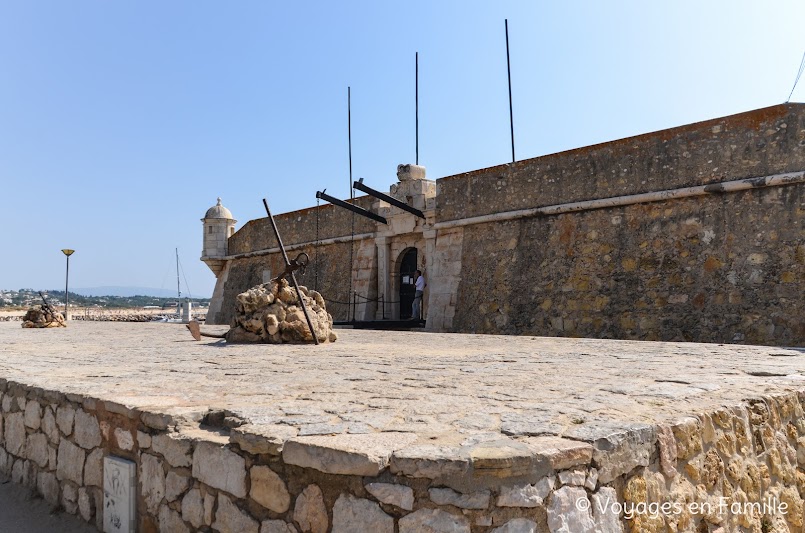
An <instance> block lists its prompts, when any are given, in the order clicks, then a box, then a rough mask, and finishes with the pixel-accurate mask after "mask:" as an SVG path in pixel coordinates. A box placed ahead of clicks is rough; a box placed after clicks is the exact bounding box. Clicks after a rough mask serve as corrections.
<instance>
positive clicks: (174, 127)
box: [0, 0, 805, 297]
mask: <svg viewBox="0 0 805 533" xmlns="http://www.w3.org/2000/svg"><path fill="white" fill-rule="evenodd" d="M504 19H508V21H509V41H510V47H511V69H512V84H513V89H512V92H513V102H514V129H515V140H516V153H517V159H527V158H532V157H538V156H541V155H546V154H550V153H554V152H558V151H562V150H567V149H572V148H577V147H581V146H586V145H590V144H594V143H599V142H605V141H609V140H614V139H619V138H623V137H628V136H631V135H637V134H641V133H646V132H651V131H656V130H659V129H664V128H669V127H674V126H678V125H683V124H688V123H691V122H697V121H700V120H706V119H710V118H715V117H720V116H725V115H730V114H734V113H739V112H742V111H748V110H751V109H757V108H761V107H766V106H770V105H775V104H779V103H782V102H784V101H785V100H786V99H787V98H788V95H789V92H790V91H791V88H792V86H793V83H794V78H795V76H796V74H797V70H798V68H799V65H800V61H801V59H802V57H803V52H805V33H803V31H802V27H801V24H802V21H803V20H805V2H802V1H801V0H790V1H774V0H770V1H768V2H756V1H743V0H725V1H721V0H706V1H703V0H697V1H690V0H680V1H676V2H646V1H614V0H613V1H609V2H600V1H592V0H590V1H574V0H569V1H563V2H538V1H533V0H531V1H519V2H518V1H506V0H497V1H495V2H490V1H488V0H487V1H483V0H461V1H449V0H429V1H418V0H409V1H406V2H378V1H376V0H375V1H366V2H357V1H349V0H344V1H340V2H332V1H321V2H312V1H308V2H275V1H269V0H261V1H249V0H241V1H237V2H213V1H209V0H208V1H204V0H202V1H199V0H193V1H190V0H172V1H170V2H164V1H150V0H139V1H137V2H134V1H126V0H121V1H115V2H108V1H101V0H71V1H70V2H64V1H63V0H35V1H24V0H0V228H2V229H0V289H20V288H35V289H59V288H61V287H63V286H64V281H65V280H64V274H65V272H64V271H65V265H64V263H65V258H64V256H63V255H62V253H61V251H60V250H61V249H62V248H72V249H75V250H76V252H75V254H74V255H73V256H72V257H71V259H70V286H71V287H98V286H138V287H153V288H157V289H171V288H172V287H175V285H176V273H175V257H174V253H175V252H174V250H175V249H176V248H178V250H179V257H180V261H181V264H182V270H183V274H184V275H183V276H182V278H183V281H182V292H183V295H187V294H190V295H192V296H195V297H205V296H207V297H208V296H210V295H211V294H212V290H213V287H214V284H215V277H214V276H213V274H212V272H211V271H210V270H209V269H208V267H207V266H206V265H205V264H203V263H202V262H201V261H200V260H199V257H200V255H201V247H202V224H201V222H200V219H201V218H202V217H203V216H204V213H205V211H206V210H207V208H209V207H211V206H212V205H214V204H215V202H216V198H217V197H219V196H220V197H221V198H222V201H223V204H224V205H225V206H226V207H228V208H229V209H230V210H231V211H232V213H233V216H234V217H235V218H236V219H237V220H238V224H237V227H238V228H239V227H240V226H241V225H243V224H244V223H246V222H247V221H249V220H251V219H254V218H259V217H262V216H265V212H264V211H263V206H262V202H261V199H262V198H266V199H267V200H268V202H269V204H270V206H271V209H272V211H273V212H275V213H281V212H286V211H291V210H296V209H301V208H305V207H310V206H312V205H315V203H316V199H315V194H316V191H317V190H322V189H324V188H326V189H327V192H328V193H329V194H332V195H334V196H337V197H340V198H348V197H349V194H350V190H349V184H350V181H349V153H348V142H347V87H351V93H352V117H351V122H352V160H353V177H354V179H356V180H357V179H358V178H364V181H365V182H366V183H367V184H368V185H369V186H371V187H373V188H375V189H379V190H388V188H389V186H390V185H391V184H392V183H394V182H395V181H396V176H395V172H396V167H397V165H398V164H400V163H413V162H414V159H415V127H414V124H415V120H414V119H415V115H414V87H415V85H414V54H415V53H416V52H419V162H420V164H422V165H424V166H426V167H427V174H428V178H429V179H438V178H441V177H444V176H449V175H453V174H457V173H461V172H466V171H471V170H475V169H480V168H485V167H489V166H493V165H498V164H502V163H506V162H508V161H509V160H510V158H511V147H510V137H509V103H508V89H507V81H506V41H505V33H504ZM791 101H795V102H802V101H805V81H803V82H801V83H800V84H799V86H798V87H797V89H796V91H795V92H794V94H793V96H792V97H791ZM313 238H314V237H313V236H312V237H311V239H313ZM184 280H186V282H185V281H184Z"/></svg>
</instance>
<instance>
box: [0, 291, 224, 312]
mask: <svg viewBox="0 0 805 533" xmlns="http://www.w3.org/2000/svg"><path fill="white" fill-rule="evenodd" d="M42 292H43V293H44V295H45V298H47V300H48V303H50V304H51V305H55V306H60V305H64V291H59V290H49V291H42ZM182 299H184V295H183V296H182ZM191 301H192V302H193V304H194V305H196V306H198V305H201V306H208V305H209V304H210V299H209V298H192V300H191ZM40 303H42V299H41V297H40V296H39V292H38V291H36V290H34V289H20V290H19V291H9V290H0V308H2V307H13V308H17V307H30V306H31V305H36V304H40ZM70 305H71V306H75V307H104V308H111V309H119V308H135V307H145V306H157V307H165V308H168V307H175V306H176V295H173V296H169V297H165V296H143V295H141V294H135V295H134V296H111V295H106V294H104V295H102V296H85V295H82V294H78V293H74V292H72V291H70Z"/></svg>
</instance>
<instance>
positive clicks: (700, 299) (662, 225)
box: [208, 104, 805, 345]
mask: <svg viewBox="0 0 805 533" xmlns="http://www.w3.org/2000/svg"><path fill="white" fill-rule="evenodd" d="M803 172H805V105H802V104H785V105H778V106H774V107H770V108H765V109H760V110H755V111H750V112H747V113H742V114H739V115H733V116H729V117H724V118H720V119H715V120H710V121H706V122H701V123H696V124H691V125H687V126H682V127H678V128H672V129H669V130H663V131H659V132H655V133H650V134H646V135H641V136H637V137H632V138H627V139H622V140H619V141H613V142H608V143H604V144H599V145H595V146H590V147H585V148H581V149H576V150H570V151H567V152H561V153H558V154H553V155H548V156H544V157H538V158H535V159H529V160H524V161H519V162H517V163H516V164H514V165H501V166H498V167H492V168H488V169H483V170H478V171H474V172H470V173H465V174H459V175H456V176H451V177H446V178H442V179H439V180H436V182H435V183H434V182H430V181H427V180H425V182H426V183H428V184H433V186H432V187H431V188H430V189H427V190H425V191H424V192H423V194H421V195H416V194H414V195H406V194H405V193H403V194H398V195H397V196H399V197H400V199H402V200H406V201H409V202H411V201H413V202H417V201H418V202H420V204H421V205H420V208H421V209H423V210H424V211H425V214H426V217H427V218H426V220H424V221H423V220H421V219H416V218H415V217H413V216H412V215H408V214H406V213H403V212H402V211H400V210H398V209H396V208H391V207H388V206H386V204H384V203H381V202H379V201H375V200H374V199H372V198H370V197H361V198H359V199H357V202H358V203H359V204H360V205H361V206H363V207H366V208H368V207H371V208H372V210H374V211H375V212H381V213H384V214H386V215H388V216H389V220H390V224H389V226H384V225H382V224H376V223H374V222H372V221H369V220H367V219H364V218H363V217H360V216H356V217H355V222H356V225H355V234H356V239H355V242H354V244H353V245H350V244H349V241H350V235H351V220H352V214H351V213H349V212H348V211H346V210H343V209H340V208H337V207H334V206H330V205H327V206H323V207H320V208H318V210H317V209H316V208H312V209H306V210H302V211H296V212H293V213H286V214H283V215H280V216H278V217H276V218H277V219H278V223H279V225H280V228H281V231H282V232H283V235H284V240H285V244H286V245H291V247H295V248H296V249H298V250H304V251H306V252H307V253H308V254H309V255H310V256H311V259H313V260H314V263H315V258H316V257H318V265H319V267H318V274H316V271H315V270H314V269H313V268H311V269H309V270H308V272H307V273H306V274H305V275H304V276H302V277H300V282H301V283H303V284H307V285H311V286H312V285H317V286H318V290H319V291H320V292H322V293H323V294H324V295H325V297H326V298H328V299H330V300H335V301H341V302H345V301H349V300H350V299H351V295H350V294H349V280H348V278H346V275H348V272H349V269H350V265H349V257H350V254H352V256H353V264H354V265H355V267H354V269H353V271H352V276H353V283H352V286H353V290H354V291H356V292H358V293H359V294H360V295H361V296H364V297H365V298H368V299H370V300H371V299H376V298H377V297H378V296H380V295H383V296H384V298H385V299H386V300H387V301H389V300H390V301H394V300H397V299H398V298H397V296H396V291H397V290H398V289H397V288H398V287H399V280H398V279H396V278H395V276H396V275H398V270H397V269H398V262H399V260H400V255H401V254H402V252H403V251H404V250H405V249H406V248H408V247H415V248H417V250H418V252H419V257H420V259H419V264H420V265H421V267H422V269H423V270H424V272H425V275H426V278H427V279H428V284H429V286H428V289H427V290H426V293H425V308H426V316H427V319H428V324H427V328H428V329H429V330H431V331H454V332H464V333H473V332H477V333H506V334H533V335H548V336H584V337H598V338H621V339H640V340H687V341H699V342H748V343H754V344H782V345H797V344H802V343H803V342H805V321H803V320H802V318H801V317H802V316H805V301H804V300H805V299H803V298H802V296H801V295H802V294H805V224H803V220H805V194H803V191H805V179H803V177H804V175H803ZM741 180H750V181H746V182H742V183H739V185H741V186H740V187H737V188H736V187H735V182H741ZM407 183H410V182H407ZM403 185H406V184H405V183H400V184H397V185H396V186H393V189H394V188H397V189H401V188H403ZM695 187H699V189H700V190H699V191H698V192H696V191H693V192H691V191H690V190H689V189H690V188H695ZM668 191H672V192H668ZM393 194H394V191H393ZM585 202H586V204H585ZM575 203H578V204H575ZM317 211H318V216H319V239H320V240H321V241H322V242H323V243H324V244H323V245H321V246H319V247H318V254H317V253H316V247H315V246H314V245H313V242H314V241H315V240H316V231H315V221H316V213H317ZM305 243H307V244H305ZM274 246H276V244H275V243H274V242H273V235H272V233H271V231H270V226H269V225H268V223H267V219H260V220H256V221H252V222H250V223H248V224H247V225H246V226H244V227H243V228H241V229H240V230H239V231H237V232H236V233H235V235H234V236H233V237H231V238H230V239H229V251H228V255H227V257H226V265H227V266H226V268H225V271H224V273H223V275H219V278H218V284H217V286H216V293H215V294H214V299H215V300H216V301H215V302H214V304H213V307H211V311H216V312H211V313H210V316H209V317H208V321H210V322H211V323H228V321H229V320H230V318H231V316H230V314H231V312H230V310H229V309H230V308H231V307H232V305H231V302H233V301H234V296H235V295H236V294H238V293H239V292H242V291H244V290H246V289H247V288H249V287H250V286H251V285H253V284H255V283H259V282H261V281H262V280H263V278H264V274H265V273H266V272H277V271H278V270H279V269H280V266H281V264H282V263H281V258H280V257H279V254H277V253H276V248H273V249H272V247H274ZM294 253H298V252H296V251H295V252H294ZM292 255H293V254H292ZM387 256H388V257H387ZM358 301H359V303H360V302H364V303H362V304H361V305H359V306H358V308H357V311H356V317H357V318H358V319H359V320H360V319H365V320H368V319H375V318H380V317H381V314H385V315H386V316H387V317H388V316H394V313H395V310H394V309H393V308H391V309H386V310H385V313H383V312H382V311H383V310H382V309H380V308H379V306H378V304H377V303H374V302H368V303H366V302H365V301H364V300H363V299H362V298H359V299H358ZM330 310H331V312H332V313H333V315H334V317H335V318H336V319H341V320H344V319H347V318H351V317H348V316H347V306H346V305H343V304H333V305H332V306H331V307H330Z"/></svg>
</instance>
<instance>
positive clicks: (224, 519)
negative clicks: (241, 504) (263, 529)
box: [212, 494, 260, 533]
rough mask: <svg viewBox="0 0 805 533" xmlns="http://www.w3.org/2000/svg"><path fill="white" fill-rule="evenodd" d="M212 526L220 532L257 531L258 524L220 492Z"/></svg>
mask: <svg viewBox="0 0 805 533" xmlns="http://www.w3.org/2000/svg"><path fill="white" fill-rule="evenodd" d="M212 527H213V528H214V529H216V530H217V531H220V532H221V533H258V530H259V527H260V524H259V523H258V522H257V520H255V519H253V518H251V517H250V516H249V515H248V514H247V513H245V512H243V511H241V510H240V509H238V507H237V506H236V505H235V504H234V503H232V500H230V499H229V498H228V497H226V496H225V495H223V494H221V495H219V496H218V510H217V511H216V512H215V522H213V523H212Z"/></svg>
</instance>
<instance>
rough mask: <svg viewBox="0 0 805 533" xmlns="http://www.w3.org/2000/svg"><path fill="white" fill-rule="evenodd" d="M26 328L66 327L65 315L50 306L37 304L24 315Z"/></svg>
mask: <svg viewBox="0 0 805 533" xmlns="http://www.w3.org/2000/svg"><path fill="white" fill-rule="evenodd" d="M22 327H24V328H66V327H67V324H65V323H64V316H62V314H61V313H59V312H57V311H54V310H53V308H51V307H50V306H44V305H35V306H33V307H31V308H30V309H28V312H27V313H25V316H24V317H22Z"/></svg>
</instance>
